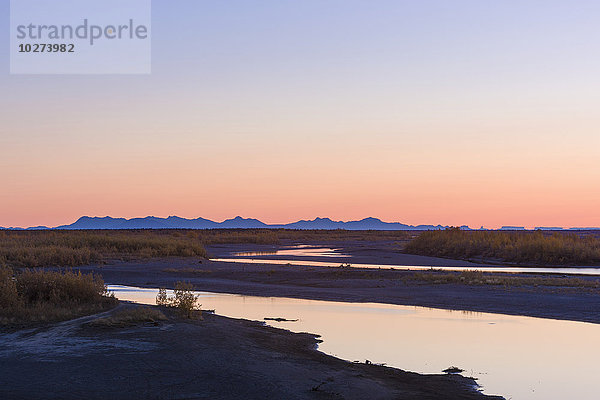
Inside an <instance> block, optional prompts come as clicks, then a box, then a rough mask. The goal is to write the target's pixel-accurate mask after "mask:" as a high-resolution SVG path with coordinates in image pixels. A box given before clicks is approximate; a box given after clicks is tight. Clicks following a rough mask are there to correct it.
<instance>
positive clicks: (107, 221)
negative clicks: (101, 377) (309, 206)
mask: <svg viewBox="0 0 600 400" xmlns="http://www.w3.org/2000/svg"><path fill="white" fill-rule="evenodd" d="M219 228H224V229H252V228H288V229H347V230H439V229H444V228H447V227H446V226H442V225H417V226H414V225H405V224H402V223H399V222H384V221H382V220H380V219H379V218H375V217H366V218H363V219H361V220H356V221H335V220H332V219H331V218H328V217H316V218H314V219H313V220H299V221H296V222H291V223H288V224H265V223H264V222H262V221H260V220H258V219H255V218H244V217H242V216H240V215H238V216H235V217H234V218H231V219H226V220H224V221H223V222H215V221H211V220H210V219H206V218H202V217H198V218H195V219H188V218H182V217H178V216H176V215H170V216H168V217H166V218H162V217H155V216H147V217H136V218H129V219H126V218H113V217H110V216H104V217H91V216H87V215H86V216H82V217H80V218H79V219H77V221H75V222H74V223H72V224H69V225H61V226H57V227H54V228H49V229H219ZM462 228H463V229H469V227H466V226H465V227H462ZM30 229H46V227H33V228H30Z"/></svg>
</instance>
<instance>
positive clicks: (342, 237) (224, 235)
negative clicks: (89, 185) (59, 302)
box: [0, 229, 416, 268]
mask: <svg viewBox="0 0 600 400" xmlns="http://www.w3.org/2000/svg"><path fill="white" fill-rule="evenodd" d="M415 235H416V233H414V232H403V231H345V230H341V229H340V230H329V231H324V230H290V229H209V230H174V229H163V230H78V231H60V230H59V231H0V265H2V263H4V264H6V265H8V266H10V267H13V268H38V267H77V266H81V265H89V264H92V263H99V262H103V261H106V260H114V259H119V260H131V259H146V258H159V257H207V256H208V255H207V252H206V250H205V248H204V246H206V245H211V244H237V243H249V244H279V243H280V242H281V241H282V240H285V241H296V242H303V241H304V242H318V241H329V242H332V241H333V242H335V241H365V240H372V241H395V242H399V243H403V242H406V241H408V240H410V239H411V238H413V237H414V236H415Z"/></svg>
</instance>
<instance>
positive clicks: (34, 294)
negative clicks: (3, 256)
mask: <svg viewBox="0 0 600 400" xmlns="http://www.w3.org/2000/svg"><path fill="white" fill-rule="evenodd" d="M116 304H117V300H116V299H115V298H114V296H112V295H110V294H109V293H108V292H107V290H106V286H105V285H104V281H103V280H102V278H101V277H100V276H97V275H93V274H81V273H75V272H72V271H61V272H58V271H48V270H40V269H21V270H18V271H14V270H13V269H11V268H10V267H6V266H3V267H0V325H2V326H12V325H15V326H22V325H30V324H36V323H45V322H54V321H61V320H66V319H72V318H76V317H80V316H83V315H87V314H92V313H95V312H100V311H104V310H107V309H109V308H111V307H113V306H114V305H116Z"/></svg>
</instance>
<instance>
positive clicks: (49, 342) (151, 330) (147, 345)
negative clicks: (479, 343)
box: [0, 304, 497, 400]
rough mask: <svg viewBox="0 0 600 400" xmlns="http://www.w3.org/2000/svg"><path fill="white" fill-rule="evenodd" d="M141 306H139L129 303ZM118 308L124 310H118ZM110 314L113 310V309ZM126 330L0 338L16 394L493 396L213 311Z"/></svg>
mask: <svg viewBox="0 0 600 400" xmlns="http://www.w3.org/2000/svg"><path fill="white" fill-rule="evenodd" d="M124 307H137V306H134V305H130V304H125V305H121V306H119V308H120V309H122V308H124ZM113 312H115V311H114V310H113V311H111V313H113ZM105 314H106V313H105ZM167 315H168V317H169V319H168V320H166V321H161V322H160V323H157V324H153V323H146V324H140V325H138V326H133V327H125V328H122V327H121V328H115V327H113V328H97V327H90V326H88V325H87V323H88V322H89V321H91V320H93V319H95V318H98V317H99V316H91V317H84V318H80V319H77V320H73V321H67V322H63V323H60V324H55V325H52V326H49V327H44V328H38V329H31V330H26V331H17V332H12V333H1V334H0V377H1V378H0V379H1V380H2V382H1V383H2V384H1V385H0V397H1V398H6V399H58V398H60V399H80V398H86V399H107V398H109V399H367V398H368V399H415V400H416V399H420V400H427V399H465V400H467V399H484V398H497V397H490V396H484V395H482V394H480V393H478V392H476V391H474V390H473V383H474V381H472V380H471V379H468V378H463V377H461V376H457V375H420V374H415V373H410V372H404V371H400V370H397V369H393V368H387V367H383V366H376V365H366V364H362V363H349V362H346V361H342V360H340V359H337V358H334V357H331V356H328V355H325V354H323V353H321V352H319V351H317V350H315V345H316V343H317V339H316V338H315V337H314V336H313V335H311V334H295V333H291V332H289V331H285V330H281V329H276V328H271V327H268V326H264V325H263V324H261V323H258V322H252V321H246V320H235V319H230V318H225V317H220V316H216V315H210V314H206V313H205V315H204V320H202V321H191V320H183V319H180V318H178V317H176V316H174V315H172V314H169V313H167Z"/></svg>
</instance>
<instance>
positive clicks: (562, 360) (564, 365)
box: [109, 285, 600, 400]
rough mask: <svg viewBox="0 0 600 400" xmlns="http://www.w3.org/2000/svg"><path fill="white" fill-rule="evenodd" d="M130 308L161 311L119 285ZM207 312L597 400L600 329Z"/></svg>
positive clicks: (454, 314)
mask: <svg viewBox="0 0 600 400" xmlns="http://www.w3.org/2000/svg"><path fill="white" fill-rule="evenodd" d="M109 289H110V290H112V291H114V292H115V294H116V296H117V297H118V298H119V299H122V300H130V301H136V302H139V303H143V304H155V297H156V294H157V293H158V291H157V289H143V288H134V287H126V286H117V285H111V286H109ZM198 294H199V295H200V296H201V298H200V303H202V308H203V309H215V310H216V313H217V314H220V315H225V316H228V317H234V318H245V319H251V320H263V318H265V317H271V318H275V317H283V318H287V319H298V322H273V321H268V323H269V325H272V326H275V327H279V328H285V329H289V330H291V331H294V332H311V333H316V334H319V335H321V336H322V337H321V339H323V343H321V344H320V345H319V350H321V351H323V352H325V353H328V354H332V355H335V356H337V357H340V358H343V359H346V360H350V361H354V360H360V361H362V362H364V361H365V360H367V359H368V360H370V361H371V362H374V363H386V364H387V365H390V366H393V367H397V368H401V369H404V370H408V371H415V372H421V373H440V372H441V370H443V369H445V368H447V367H449V366H451V365H455V366H458V367H461V368H463V369H465V373H464V375H467V376H473V377H475V378H477V379H478V381H479V383H480V384H481V386H482V388H483V391H484V392H485V393H488V394H500V395H503V396H505V397H506V398H507V399H523V400H528V399H544V400H548V399H567V398H573V399H581V400H584V399H598V398H599V396H600V381H599V380H598V373H599V372H600V367H599V366H598V360H600V346H599V345H598V340H599V339H600V325H596V324H589V323H583V322H569V321H558V320H550V319H541V318H531V317H517V316H507V315H501V314H487V313H472V312H462V311H448V310H439V309H430V308H423V307H409V306H398V305H389V304H379V303H342V302H331V301H316V300H301V299H291V298H281V297H255V296H241V295H233V294H220V293H208V292H198Z"/></svg>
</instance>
